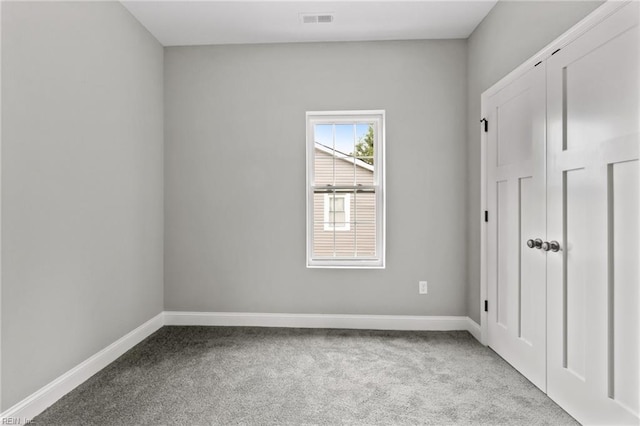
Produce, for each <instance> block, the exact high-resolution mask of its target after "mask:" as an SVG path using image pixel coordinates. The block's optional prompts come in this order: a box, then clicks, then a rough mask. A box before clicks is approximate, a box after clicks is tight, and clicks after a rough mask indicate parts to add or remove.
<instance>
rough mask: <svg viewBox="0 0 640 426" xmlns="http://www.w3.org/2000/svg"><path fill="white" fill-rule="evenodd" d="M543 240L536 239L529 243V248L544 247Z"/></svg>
mask: <svg viewBox="0 0 640 426" xmlns="http://www.w3.org/2000/svg"><path fill="white" fill-rule="evenodd" d="M542 244H543V243H542V240H541V239H540V238H536V239H535V240H529V241H527V247H529V248H537V249H539V248H541V247H542Z"/></svg>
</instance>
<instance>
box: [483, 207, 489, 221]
mask: <svg viewBox="0 0 640 426" xmlns="http://www.w3.org/2000/svg"><path fill="white" fill-rule="evenodd" d="M484 221H485V222H489V210H485V211H484Z"/></svg>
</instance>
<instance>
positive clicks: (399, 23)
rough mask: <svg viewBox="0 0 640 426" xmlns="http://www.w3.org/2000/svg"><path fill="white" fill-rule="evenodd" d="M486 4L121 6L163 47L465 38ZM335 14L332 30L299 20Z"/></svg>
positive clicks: (131, 1) (304, 0)
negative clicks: (320, 14)
mask: <svg viewBox="0 0 640 426" xmlns="http://www.w3.org/2000/svg"><path fill="white" fill-rule="evenodd" d="M496 1H497V0H487V1H482V0H480V1H478V0H475V1H473V0H472V1H451V0H449V1H426V0H422V1H415V0H414V1H396V0H387V1H366V0H365V1H362V0H359V1H348V0H343V1H308V0H298V1H268V0H262V1H242V0H235V1H154V0H152V1H136V0H123V1H122V4H123V5H124V6H125V7H126V8H127V9H129V11H130V12H131V13H132V14H133V15H134V16H135V17H136V18H137V19H138V20H139V21H140V22H141V23H142V25H144V26H145V27H146V28H147V29H148V30H149V31H150V32H151V33H152V34H153V35H154V36H155V37H156V38H157V39H158V40H159V41H160V43H162V44H163V45H165V46H187V45H202V44H235V43H287V42H308V41H356V40H412V39H443V38H467V37H468V36H469V35H470V34H471V32H472V31H473V30H474V28H475V27H476V26H477V25H478V24H479V23H480V21H482V19H483V18H484V17H485V16H486V15H487V13H489V10H491V8H492V7H493V6H494V5H495V3H496ZM303 13H332V14H333V15H334V22H333V23H330V24H302V23H301V18H300V14H303Z"/></svg>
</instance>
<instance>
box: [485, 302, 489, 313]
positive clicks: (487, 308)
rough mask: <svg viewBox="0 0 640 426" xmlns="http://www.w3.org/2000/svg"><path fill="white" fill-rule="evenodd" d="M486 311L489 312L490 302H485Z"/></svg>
mask: <svg viewBox="0 0 640 426" xmlns="http://www.w3.org/2000/svg"><path fill="white" fill-rule="evenodd" d="M484 311H485V312H489V301H488V300H485V301H484Z"/></svg>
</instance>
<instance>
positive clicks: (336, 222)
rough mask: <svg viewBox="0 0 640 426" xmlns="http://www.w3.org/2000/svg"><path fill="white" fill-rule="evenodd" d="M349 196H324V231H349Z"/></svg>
mask: <svg viewBox="0 0 640 426" xmlns="http://www.w3.org/2000/svg"><path fill="white" fill-rule="evenodd" d="M350 219H351V203H350V198H349V194H324V230H325V231H333V230H335V231H349V230H351V226H350V223H349V220H350Z"/></svg>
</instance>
